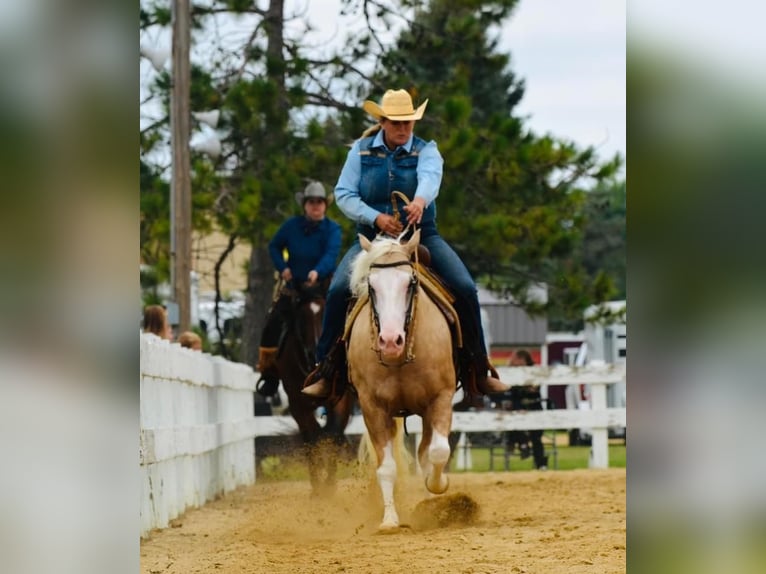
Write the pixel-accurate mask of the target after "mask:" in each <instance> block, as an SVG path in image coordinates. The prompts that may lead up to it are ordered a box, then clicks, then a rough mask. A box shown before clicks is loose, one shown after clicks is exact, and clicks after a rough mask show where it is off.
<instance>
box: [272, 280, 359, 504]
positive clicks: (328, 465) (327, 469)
mask: <svg viewBox="0 0 766 574" xmlns="http://www.w3.org/2000/svg"><path fill="white" fill-rule="evenodd" d="M289 293H290V298H291V302H292V305H291V312H290V317H289V318H288V319H287V329H286V332H285V335H284V339H283V341H282V342H281V344H280V346H279V355H278V357H277V368H278V370H279V377H280V379H282V384H283V385H284V389H285V393H287V398H288V401H289V403H290V414H291V415H292V416H293V418H294V419H295V422H296V423H298V428H299V429H300V434H301V439H302V440H303V444H304V447H305V450H306V455H307V459H308V466H309V476H310V480H311V490H312V494H313V495H323V494H329V493H331V492H332V491H333V490H334V488H335V479H336V472H337V464H338V459H339V455H340V454H341V449H342V448H343V447H344V445H346V437H345V436H344V431H345V429H346V425H348V421H349V417H350V416H351V409H352V407H353V399H352V397H351V395H350V393H348V392H347V393H346V394H344V395H343V397H341V399H340V400H339V401H337V402H336V403H335V404H333V405H327V407H326V409H327V413H326V419H325V423H324V426H322V425H321V424H320V423H319V422H318V421H317V417H316V415H315V412H316V408H317V406H318V404H317V401H316V399H312V398H311V397H308V396H307V395H304V394H303V393H301V388H302V387H303V381H304V380H305V379H306V377H307V376H308V374H309V372H310V371H311V369H312V368H313V367H314V355H315V352H316V345H317V341H318V340H319V334H320V332H321V329H322V314H323V312H324V303H325V300H324V295H323V292H322V289H321V288H320V286H319V285H315V286H307V285H303V286H301V287H299V288H298V289H294V290H292V291H289Z"/></svg>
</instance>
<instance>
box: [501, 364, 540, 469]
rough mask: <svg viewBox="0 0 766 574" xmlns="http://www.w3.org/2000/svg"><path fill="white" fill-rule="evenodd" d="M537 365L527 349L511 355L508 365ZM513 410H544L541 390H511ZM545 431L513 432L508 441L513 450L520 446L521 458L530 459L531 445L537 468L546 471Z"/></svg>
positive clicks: (527, 386) (529, 386) (526, 388)
mask: <svg viewBox="0 0 766 574" xmlns="http://www.w3.org/2000/svg"><path fill="white" fill-rule="evenodd" d="M534 364H535V361H534V360H533V359H532V355H530V354H529V351H527V350H525V349H519V350H518V351H516V352H514V353H513V355H511V358H510V360H509V361H508V365H509V366H511V367H531V366H533V365H534ZM510 392H511V409H512V410H520V411H540V410H542V409H543V405H542V399H541V397H540V389H539V387H536V386H535V385H524V386H523V387H513V388H512V389H511V391H510ZM542 437H543V431H542V430H532V431H511V432H509V433H508V437H507V440H508V441H509V446H510V448H511V449H514V448H515V445H516V444H518V445H519V453H520V454H521V458H522V459H525V458H529V448H530V444H531V446H532V456H533V457H534V460H535V468H537V469H538V470H546V469H547V468H548V457H547V456H545V449H544V448H543V441H542Z"/></svg>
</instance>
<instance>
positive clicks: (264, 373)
mask: <svg viewBox="0 0 766 574" xmlns="http://www.w3.org/2000/svg"><path fill="white" fill-rule="evenodd" d="M277 351H278V348H277V347H261V348H260V349H259V352H258V365H257V369H258V372H260V373H261V378H260V379H258V382H257V383H256V384H255V390H256V392H257V393H258V394H259V395H261V396H264V397H270V396H272V395H273V394H275V393H276V392H277V389H278V388H279V372H278V371H277Z"/></svg>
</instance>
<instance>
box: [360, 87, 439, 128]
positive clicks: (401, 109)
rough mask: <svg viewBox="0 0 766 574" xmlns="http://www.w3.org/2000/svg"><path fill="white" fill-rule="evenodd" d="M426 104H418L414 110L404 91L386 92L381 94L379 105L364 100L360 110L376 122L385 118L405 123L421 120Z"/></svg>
mask: <svg viewBox="0 0 766 574" xmlns="http://www.w3.org/2000/svg"><path fill="white" fill-rule="evenodd" d="M427 104H428V100H426V101H425V102H423V103H422V104H420V107H419V108H418V109H417V110H416V109H415V108H414V107H413V106H412V98H411V97H410V94H408V93H407V91H406V90H387V91H386V93H385V94H383V99H382V100H381V101H380V105H378V104H376V103H375V102H373V101H371V100H366V101H365V102H364V104H363V105H362V108H363V109H364V111H365V112H367V113H368V114H370V115H371V116H372V117H374V118H375V119H376V120H379V119H380V118H387V119H389V120H393V121H399V122H406V121H408V120H419V119H420V118H422V117H423V112H425V111H426V105H427Z"/></svg>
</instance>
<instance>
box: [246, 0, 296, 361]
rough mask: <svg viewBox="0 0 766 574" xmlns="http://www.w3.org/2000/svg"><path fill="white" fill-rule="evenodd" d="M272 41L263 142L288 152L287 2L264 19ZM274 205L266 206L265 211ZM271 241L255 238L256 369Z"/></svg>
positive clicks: (269, 283) (268, 291)
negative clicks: (271, 98)
mask: <svg viewBox="0 0 766 574" xmlns="http://www.w3.org/2000/svg"><path fill="white" fill-rule="evenodd" d="M264 25H265V26H264V27H265V30H266V35H267V38H268V43H267V47H266V56H267V57H266V60H267V63H266V68H267V74H268V77H269V80H270V81H271V82H273V83H274V86H275V88H276V90H277V94H279V95H278V97H277V101H276V106H275V108H273V109H271V110H269V113H266V123H267V126H268V132H267V133H268V135H267V138H266V141H263V142H262V143H263V147H264V149H272V150H273V149H279V150H283V151H284V150H285V147H286V146H285V140H286V129H287V122H288V119H289V103H288V101H287V90H286V87H285V71H286V67H285V58H284V34H283V32H284V0H271V2H269V8H268V11H267V13H266V16H265V18H264ZM271 208H272V206H262V207H261V212H262V213H263V212H264V210H268V209H271ZM267 241H268V238H264V237H259V238H257V239H256V238H253V250H252V252H251V255H250V264H249V266H248V273H247V298H246V300H245V317H244V321H243V325H242V361H243V362H245V363H247V364H248V365H250V366H252V367H255V365H256V364H257V363H258V351H259V349H260V338H261V331H263V326H264V325H265V323H266V315H267V314H268V311H269V307H270V305H271V296H272V291H273V288H274V279H273V277H274V265H273V263H272V261H271V257H269V251H268V247H267Z"/></svg>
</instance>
